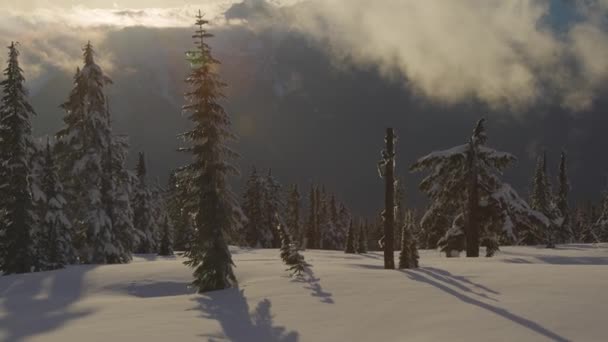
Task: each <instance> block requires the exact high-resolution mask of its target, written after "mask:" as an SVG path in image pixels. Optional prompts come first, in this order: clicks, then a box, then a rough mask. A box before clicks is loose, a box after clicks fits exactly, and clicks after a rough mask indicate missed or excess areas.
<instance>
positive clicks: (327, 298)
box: [294, 265, 335, 304]
mask: <svg viewBox="0 0 608 342" xmlns="http://www.w3.org/2000/svg"><path fill="white" fill-rule="evenodd" d="M294 281H297V282H301V283H305V284H306V286H305V288H306V289H307V290H310V291H312V293H311V294H310V295H311V296H313V297H317V298H319V300H320V301H321V303H326V304H334V303H335V302H334V300H333V298H332V294H331V292H327V291H325V290H323V287H322V286H321V283H320V281H321V278H317V277H316V276H315V274H314V272H313V271H312V266H310V265H308V266H306V269H305V270H304V275H302V276H301V277H296V278H295V279H294Z"/></svg>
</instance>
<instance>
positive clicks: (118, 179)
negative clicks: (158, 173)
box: [105, 136, 138, 263]
mask: <svg viewBox="0 0 608 342" xmlns="http://www.w3.org/2000/svg"><path fill="white" fill-rule="evenodd" d="M128 149H129V144H128V142H127V139H126V137H122V136H113V137H112V140H111V145H110V150H109V155H108V160H109V163H108V169H107V171H106V177H105V178H106V179H107V181H108V183H109V184H108V188H109V191H108V192H107V193H108V196H107V199H106V201H105V202H106V206H107V208H108V209H107V211H108V213H110V218H111V220H112V231H113V237H114V242H113V245H114V249H115V250H116V253H115V255H114V256H113V257H112V258H109V259H108V263H127V262H129V261H131V259H132V255H131V253H132V252H133V250H134V249H135V247H136V245H137V243H138V234H137V232H136V230H135V226H134V222H133V221H134V215H135V214H134V211H133V206H132V205H131V197H132V192H133V191H132V188H131V184H133V183H134V178H135V177H134V176H133V174H132V173H131V172H130V171H129V170H128V168H127V154H128Z"/></svg>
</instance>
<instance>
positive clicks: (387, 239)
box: [384, 128, 395, 269]
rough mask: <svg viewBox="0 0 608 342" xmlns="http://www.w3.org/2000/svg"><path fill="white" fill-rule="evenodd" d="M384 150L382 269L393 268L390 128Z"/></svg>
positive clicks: (392, 172)
mask: <svg viewBox="0 0 608 342" xmlns="http://www.w3.org/2000/svg"><path fill="white" fill-rule="evenodd" d="M385 142H386V150H385V151H384V152H385V156H384V161H385V166H384V167H385V170H384V172H385V173H384V179H385V182H386V183H385V185H386V189H385V197H384V203H385V208H384V268H385V269H394V268H395V253H394V246H395V243H394V237H393V235H394V232H395V133H394V131H393V129H392V128H387V129H386V139H385Z"/></svg>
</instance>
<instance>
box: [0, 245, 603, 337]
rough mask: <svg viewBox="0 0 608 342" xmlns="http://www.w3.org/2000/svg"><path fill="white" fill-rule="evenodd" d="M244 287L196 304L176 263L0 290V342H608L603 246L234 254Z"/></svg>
mask: <svg viewBox="0 0 608 342" xmlns="http://www.w3.org/2000/svg"><path fill="white" fill-rule="evenodd" d="M232 252H233V258H234V261H235V263H236V265H237V268H236V269H235V272H236V274H237V277H238V280H239V284H240V285H239V286H240V287H239V288H234V289H229V290H223V291H216V292H211V293H207V294H204V295H198V294H196V293H195V291H194V290H192V289H189V288H188V283H189V282H190V281H191V280H192V277H191V273H192V271H191V269H189V268H187V267H186V266H184V265H183V264H182V262H183V259H181V258H179V257H176V258H164V257H156V256H145V255H142V256H135V258H134V262H132V263H130V264H125V265H103V266H101V265H100V266H92V265H91V266H88V265H87V266H72V267H68V268H67V269H64V270H58V271H52V272H42V273H34V274H25V275H11V276H3V277H0V341H10V342H12V341H45V342H47V341H61V342H65V341H104V342H107V341H117V342H118V341H146V342H148V341H163V342H166V341H240V342H245V341H246V342H257V341H260V342H272V341H290V342H292V341H315V342H316V341H440V340H446V341H450V342H454V341H606V340H608V332H607V331H606V317H608V305H606V303H607V300H608V292H607V291H606V289H607V288H608V245H565V246H558V248H557V249H555V250H552V249H544V248H535V247H503V248H502V251H501V252H499V253H498V254H497V256H496V257H494V258H478V259H466V258H453V259H447V258H445V257H442V256H441V255H440V254H439V253H438V252H436V251H421V253H420V254H421V259H420V264H421V268H420V269H418V270H407V271H406V270H384V269H383V266H382V262H383V261H382V255H381V254H380V253H368V254H364V255H353V254H344V253H342V252H333V251H306V252H305V253H304V255H305V257H306V261H307V262H309V263H310V264H311V265H312V267H310V268H309V270H308V272H307V273H306V274H305V276H304V278H302V279H299V280H298V279H292V278H289V277H288V272H286V271H285V266H284V265H283V264H282V262H281V259H280V258H279V251H278V250H255V249H236V248H233V249H232Z"/></svg>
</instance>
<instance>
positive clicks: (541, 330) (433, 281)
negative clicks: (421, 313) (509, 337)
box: [402, 269, 570, 342]
mask: <svg viewBox="0 0 608 342" xmlns="http://www.w3.org/2000/svg"><path fill="white" fill-rule="evenodd" d="M402 272H403V273H405V274H406V275H407V276H408V278H409V279H412V280H415V281H418V282H421V283H425V284H428V285H431V286H433V287H435V288H437V289H439V290H441V291H443V292H445V293H447V294H449V295H452V296H454V297H456V298H458V299H459V300H461V301H462V302H464V303H467V304H471V305H474V306H477V307H479V308H481V309H484V310H487V311H489V312H491V313H493V314H495V315H498V316H500V317H503V318H506V319H508V320H510V321H512V322H513V323H516V324H519V325H520V326H522V327H524V328H527V329H530V330H532V331H534V332H536V333H537V334H539V335H542V336H544V337H546V338H548V339H550V340H553V341H558V342H568V341H570V340H568V339H567V338H565V337H563V336H560V335H558V334H557V333H555V332H553V331H551V330H548V329H547V328H545V327H543V326H542V325H540V324H538V323H536V322H534V321H531V320H529V319H527V318H524V317H522V316H519V315H516V314H514V313H512V312H510V311H508V310H506V309H503V308H501V307H499V306H495V305H492V304H488V303H485V302H482V301H480V300H477V299H475V298H473V297H471V296H468V295H466V294H463V293H460V292H458V291H456V290H454V289H452V288H450V287H449V286H447V285H446V284H450V285H453V282H451V281H448V282H445V279H441V278H439V277H434V276H431V275H430V274H429V273H430V272H428V271H427V272H425V270H424V269H419V270H415V271H414V270H402ZM456 287H458V286H456ZM459 288H460V287H459ZM466 292H468V291H466Z"/></svg>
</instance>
